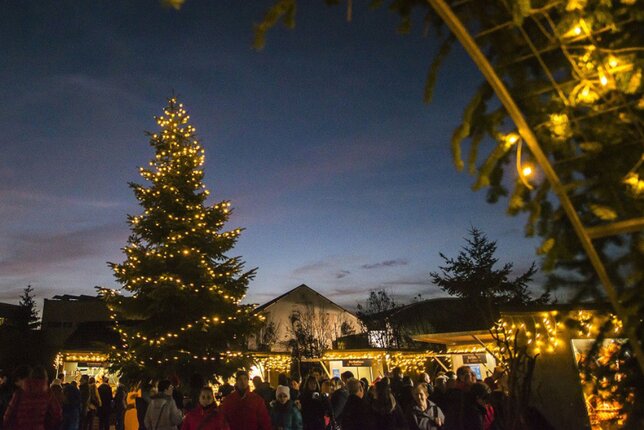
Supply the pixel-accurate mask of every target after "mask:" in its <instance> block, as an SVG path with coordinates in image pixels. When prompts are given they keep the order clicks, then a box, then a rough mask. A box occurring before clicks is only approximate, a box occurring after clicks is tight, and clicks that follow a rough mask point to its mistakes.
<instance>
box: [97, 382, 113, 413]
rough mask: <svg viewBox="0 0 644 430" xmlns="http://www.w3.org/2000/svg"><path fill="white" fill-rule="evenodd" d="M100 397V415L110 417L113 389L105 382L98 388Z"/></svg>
mask: <svg viewBox="0 0 644 430" xmlns="http://www.w3.org/2000/svg"><path fill="white" fill-rule="evenodd" d="M96 391H97V393H98V397H100V399H101V406H99V408H98V413H99V414H101V415H109V414H110V412H111V410H112V387H110V386H109V384H107V383H105V382H103V383H102V384H101V385H99V386H98V388H97V390H96Z"/></svg>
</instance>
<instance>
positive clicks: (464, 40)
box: [427, 0, 644, 370]
mask: <svg viewBox="0 0 644 430" xmlns="http://www.w3.org/2000/svg"><path fill="white" fill-rule="evenodd" d="M427 2H428V3H429V5H430V6H431V7H432V8H433V9H434V10H435V11H436V13H438V15H439V16H440V17H441V19H442V20H443V21H444V22H445V24H447V26H448V27H449V28H450V30H451V31H452V33H454V36H456V38H457V39H458V40H459V42H460V43H461V44H462V45H463V48H465V50H466V51H467V53H468V54H469V55H470V57H471V58H472V60H473V61H474V63H475V64H476V66H477V67H478V68H479V69H480V70H481V73H483V76H485V78H486V79H487V81H488V83H489V84H490V86H491V87H492V88H493V89H494V92H495V93H496V95H497V97H498V98H499V100H500V101H501V103H502V104H503V106H504V107H505V109H506V110H507V111H508V114H509V115H510V117H511V118H512V120H513V121H514V123H515V125H516V126H517V130H518V132H519V134H520V135H521V137H522V138H523V140H524V141H525V143H526V144H527V145H528V147H529V148H530V151H531V152H532V155H533V156H534V157H535V159H536V161H537V162H538V163H539V165H540V166H541V168H542V169H543V172H544V174H545V175H546V177H547V178H548V181H549V182H550V185H551V186H552V189H553V191H554V192H555V194H557V196H558V197H559V200H560V202H561V205H562V207H563V209H564V211H565V212H566V215H567V216H568V219H569V220H570V223H571V224H572V226H573V228H574V230H575V233H576V234H577V237H578V238H579V240H580V242H581V245H582V246H583V248H584V250H585V251H586V254H587V255H588V258H589V259H590V262H591V263H592V265H593V267H594V268H595V271H596V272H597V276H598V277H599V279H600V280H601V282H602V284H603V285H604V290H605V291H606V294H607V295H608V298H609V300H610V302H611V305H612V306H613V309H614V310H615V312H616V313H617V315H618V316H619V317H620V318H621V319H622V320H623V319H624V315H626V312H625V309H624V307H623V306H622V305H621V304H620V302H619V297H618V293H617V290H616V289H615V286H614V285H613V283H612V281H611V280H610V278H609V276H608V273H607V272H606V267H605V266H604V264H603V263H602V261H601V258H600V257H599V254H598V253H597V250H596V249H595V247H594V246H593V244H592V241H591V236H590V235H589V234H588V232H587V231H586V229H585V228H584V226H583V224H582V223H581V220H580V219H579V215H578V214H577V211H576V210H575V208H574V206H573V205H572V202H571V201H570V198H569V197H568V195H567V194H566V190H565V188H564V186H563V185H562V183H561V181H560V180H559V177H558V176H557V173H556V172H555V171H554V169H553V167H552V165H551V164H550V161H549V160H548V158H547V157H546V155H545V154H544V152H543V151H542V150H541V147H540V146H539V143H538V141H537V138H536V136H535V135H534V133H533V132H532V129H531V128H530V126H529V125H528V122H527V121H526V119H525V118H524V116H523V114H522V113H521V110H520V109H519V107H518V106H517V104H516V103H515V101H514V99H513V98H512V96H511V95H510V92H509V91H508V89H507V87H506V86H505V84H504V83H503V81H502V80H501V78H500V77H499V75H498V74H497V73H496V71H495V70H494V68H493V67H492V65H491V64H490V62H489V61H488V60H487V58H486V57H485V55H484V54H483V53H482V52H481V50H480V49H479V47H478V45H477V44H476V42H475V41H474V38H473V37H472V36H471V35H470V33H469V32H468V30H467V29H466V28H465V26H464V25H463V23H462V22H461V21H460V19H459V18H458V17H457V16H456V14H455V13H454V12H453V11H452V9H451V8H450V6H449V5H448V4H447V3H445V1H444V0H427ZM637 226H638V227H641V226H642V224H641V221H640V222H639V223H637ZM631 227H632V226H631ZM628 231H630V230H628ZM593 233H595V234H594V235H593V236H595V237H598V236H601V235H602V234H596V232H593ZM611 234H615V233H611ZM626 328H627V333H626V334H627V336H628V338H629V340H630V344H631V347H632V348H633V352H634V353H635V356H636V358H637V361H638V363H639V366H640V368H641V369H642V370H644V355H643V353H642V346H641V345H640V343H639V340H638V338H637V333H636V331H635V329H634V325H633V324H628V325H626Z"/></svg>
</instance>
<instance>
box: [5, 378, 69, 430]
mask: <svg viewBox="0 0 644 430" xmlns="http://www.w3.org/2000/svg"><path fill="white" fill-rule="evenodd" d="M61 422H62V409H61V406H60V404H59V403H58V401H57V400H56V398H54V396H52V394H51V391H50V390H49V387H48V386H47V371H46V370H45V369H44V368H43V367H35V368H34V369H33V370H32V372H31V376H30V377H29V378H26V379H23V380H22V381H21V388H20V389H19V390H16V391H15V393H14V394H13V396H12V398H11V401H10V402H9V406H8V407H7V410H6V411H5V414H4V418H3V422H2V427H3V428H4V429H6V430H22V429H29V430H46V429H47V430H49V429H56V428H58V427H59V426H60V423H61Z"/></svg>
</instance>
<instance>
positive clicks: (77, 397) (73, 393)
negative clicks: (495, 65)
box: [62, 381, 81, 430]
mask: <svg viewBox="0 0 644 430" xmlns="http://www.w3.org/2000/svg"><path fill="white" fill-rule="evenodd" d="M63 399H64V400H63V427H62V428H63V430H78V428H79V425H80V413H81V394H80V391H79V389H78V386H77V384H76V381H72V382H70V383H69V384H67V385H65V388H63Z"/></svg>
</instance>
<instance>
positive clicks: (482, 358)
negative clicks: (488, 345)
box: [462, 353, 487, 364]
mask: <svg viewBox="0 0 644 430" xmlns="http://www.w3.org/2000/svg"><path fill="white" fill-rule="evenodd" d="M462 357H463V364H479V363H487V357H486V355H485V353H480V354H463V356H462Z"/></svg>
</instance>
